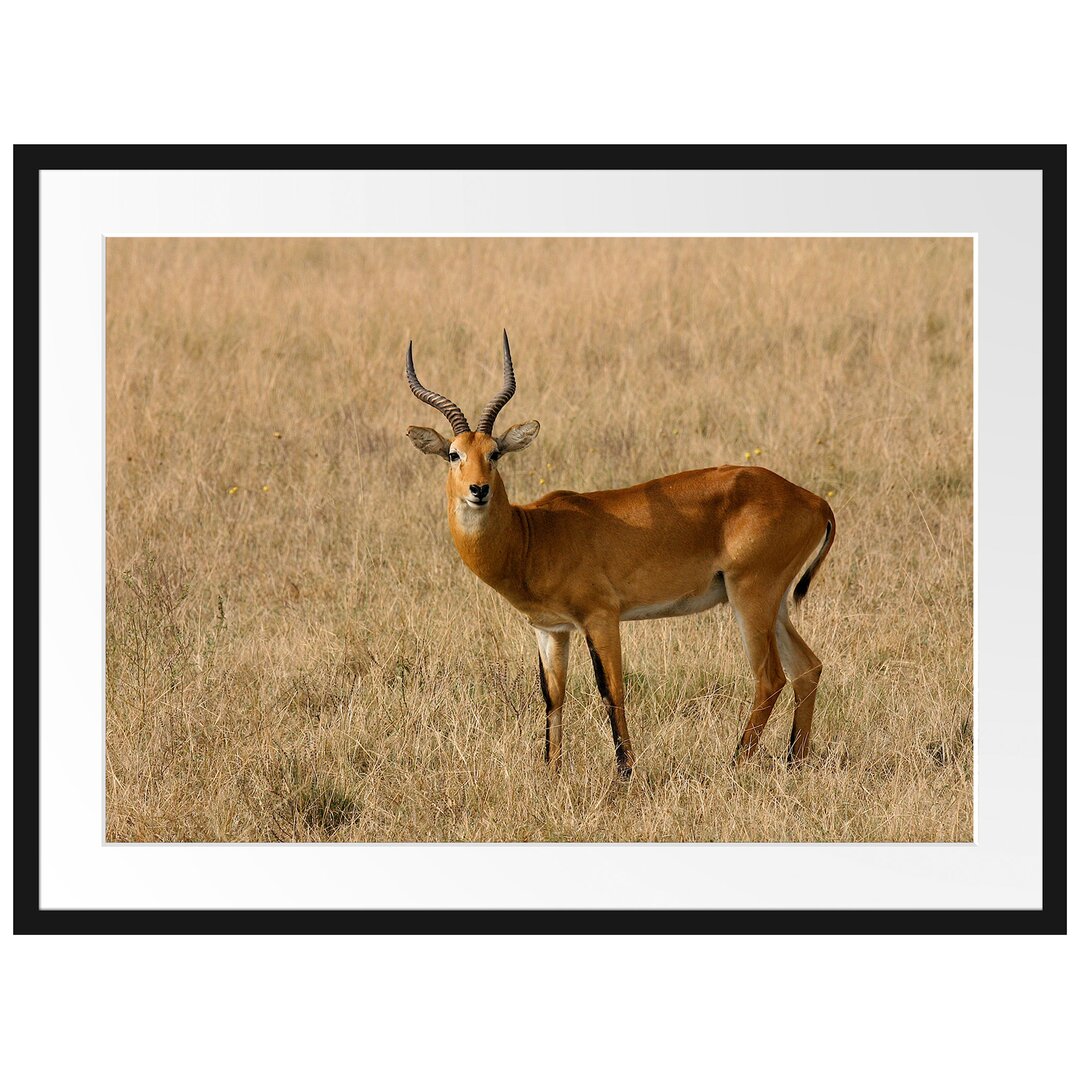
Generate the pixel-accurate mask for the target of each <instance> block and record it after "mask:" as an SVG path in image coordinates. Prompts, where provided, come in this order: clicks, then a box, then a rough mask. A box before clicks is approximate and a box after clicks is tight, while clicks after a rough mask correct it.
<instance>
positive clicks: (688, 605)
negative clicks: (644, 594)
mask: <svg viewBox="0 0 1080 1080" xmlns="http://www.w3.org/2000/svg"><path fill="white" fill-rule="evenodd" d="M727 598H728V595H727V587H726V586H725V585H724V578H723V576H722V575H720V574H718V575H717V576H716V577H714V578H713V579H712V581H711V583H710V584H709V587H708V588H707V589H706V590H705V591H704V592H700V593H696V594H693V595H691V596H680V597H679V598H678V599H676V600H662V601H660V602H659V603H656V604H644V605H642V606H641V607H632V608H627V609H626V611H624V612H623V613H622V614H621V615H620V616H619V620H620V621H621V622H633V621H635V620H637V619H666V618H668V617H670V616H672V615H696V614H697V613H698V612H699V611H708V610H709V608H711V607H716V605H717V604H726V603H727Z"/></svg>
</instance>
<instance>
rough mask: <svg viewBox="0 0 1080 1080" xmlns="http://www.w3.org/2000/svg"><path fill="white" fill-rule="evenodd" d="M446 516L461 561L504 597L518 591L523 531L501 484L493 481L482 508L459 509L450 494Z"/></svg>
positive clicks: (523, 542) (523, 538)
mask: <svg viewBox="0 0 1080 1080" xmlns="http://www.w3.org/2000/svg"><path fill="white" fill-rule="evenodd" d="M447 514H448V516H449V519H450V535H451V536H452V537H453V540H454V547H456V548H457V551H458V554H459V555H460V556H461V561H462V562H463V563H465V565H466V566H467V567H468V568H469V569H470V570H471V571H472V572H473V573H474V574H475V575H476V576H477V577H478V578H480V580H481V581H484V582H485V583H486V584H488V585H490V586H491V587H492V588H493V589H496V590H497V591H498V592H500V593H502V594H503V595H506V594H507V593H508V592H514V591H518V590H515V589H514V588H513V585H512V583H514V582H520V580H521V575H520V570H521V563H522V557H523V554H524V548H525V537H524V529H523V525H522V523H521V521H520V520H519V517H520V515H519V514H518V512H517V508H516V507H514V506H511V505H510V500H509V499H508V498H507V496H506V488H505V487H503V485H502V483H501V481H498V480H496V482H495V483H494V484H493V485H492V491H491V495H490V497H489V499H488V504H487V506H486V507H485V508H484V509H479V508H472V507H468V506H462V505H461V504H460V502H459V500H458V497H457V496H456V495H449V497H448V506H447Z"/></svg>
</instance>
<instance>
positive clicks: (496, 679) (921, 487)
mask: <svg viewBox="0 0 1080 1080" xmlns="http://www.w3.org/2000/svg"><path fill="white" fill-rule="evenodd" d="M16 181H17V188H16V192H17V204H16V207H17V210H16V212H17V218H18V220H19V223H20V224H19V229H20V233H19V236H18V243H19V252H18V255H19V260H20V263H21V264H25V265H27V266H30V265H35V264H36V265H37V267H38V269H39V272H40V279H39V277H38V275H34V274H29V273H28V274H27V275H26V277H25V278H24V279H23V280H22V281H21V282H20V285H19V288H20V290H21V292H24V293H25V294H26V295H25V296H20V300H21V302H20V304H19V305H18V308H19V311H20V316H19V319H20V321H19V327H18V332H19V334H20V335H21V338H22V339H23V341H24V344H23V345H22V346H21V350H20V351H21V352H24V353H25V352H30V353H31V354H33V353H35V352H36V353H37V354H38V355H39V356H40V459H39V479H40V486H39V489H38V490H39V498H40V508H41V516H40V536H39V540H40V549H39V552H40V554H39V558H40V562H39V574H40V583H41V597H42V601H41V639H40V640H41V648H40V655H39V658H38V659H39V663H40V671H41V679H40V687H41V699H40V703H39V724H40V731H39V732H33V731H32V730H31V729H29V728H26V729H20V731H18V732H17V739H18V740H19V758H20V760H25V761H27V762H28V763H29V762H33V763H34V766H35V767H34V768H30V767H29V766H28V767H27V769H26V771H25V772H24V773H23V774H22V776H21V778H20V784H21V785H23V786H24V787H25V790H23V791H21V792H20V794H19V797H18V798H17V806H19V807H20V808H21V809H20V811H19V815H18V819H17V828H18V851H19V854H20V860H19V868H18V874H17V890H18V903H17V909H16V910H17V918H18V924H19V928H20V929H24V930H37V931H41V930H48V929H55V930H64V931H79V932H86V931H88V930H90V931H92V930H96V929H102V930H104V929H109V930H115V929H119V928H127V929H141V930H158V931H160V930H180V931H184V930H190V931H198V932H206V931H215V930H228V931H232V932H235V931H238V930H266V929H278V928H280V929H282V930H288V931H290V932H296V931H316V932H318V931H329V930H342V929H360V928H363V929H365V930H368V931H371V930H377V929H383V928H390V927H401V928H402V929H405V930H408V931H410V932H416V931H421V932H422V931H425V930H427V929H430V930H433V931H435V930H437V931H440V932H446V931H448V930H449V931H454V930H457V929H463V930H464V929H468V930H473V931H475V930H477V929H484V928H487V927H489V926H490V927H492V928H494V927H496V926H498V927H501V928H506V927H507V926H508V925H512V924H513V921H514V920H513V916H514V913H516V912H525V911H529V910H536V909H540V910H545V911H547V912H549V913H550V916H549V919H548V921H549V922H550V928H551V929H553V930H556V929H557V930H560V931H566V930H577V929H589V930H598V929H600V930H616V929H618V930H625V929H627V928H629V927H635V928H636V927H640V928H642V929H643V930H660V931H663V930H673V931H690V930H696V931H699V932H700V931H702V930H707V929H717V928H718V927H717V922H718V918H717V917H718V916H720V917H723V916H724V915H730V916H732V917H734V918H735V919H736V920H737V925H738V926H739V928H740V929H749V930H759V931H763V932H770V933H775V932H778V931H779V932H794V931H798V932H815V931H829V932H836V931H849V930H861V931H866V930H874V931H887V930H896V931H918V932H935V931H946V930H947V931H950V932H958V931H959V932H963V931H965V930H970V931H978V932H986V931H987V930H1001V931H1006V932H1019V931H1025V930H1027V931H1043V932H1046V931H1053V930H1058V929H1062V928H1063V921H1064V915H1063V912H1064V898H1063V886H1062V885H1061V883H1060V882H1059V881H1056V880H1055V879H1054V876H1053V875H1052V874H1051V876H1050V877H1049V878H1048V877H1047V872H1048V871H1047V867H1048V866H1052V865H1054V860H1053V859H1052V858H1050V859H1048V858H1047V857H1046V851H1047V845H1051V846H1053V845H1058V846H1061V845H1062V844H1063V835H1062V833H1063V830H1062V827H1061V826H1060V825H1056V824H1055V822H1060V820H1061V814H1060V809H1059V808H1056V804H1055V799H1056V798H1057V796H1056V795H1055V792H1063V790H1064V787H1063V783H1061V778H1060V777H1058V778H1057V779H1051V777H1053V776H1054V775H1055V770H1060V768H1061V761H1060V760H1057V761H1055V760H1054V759H1053V756H1051V757H1047V756H1046V755H1045V751H1044V744H1043V740H1042V711H1041V692H1040V691H1039V688H1040V687H1041V673H1042V665H1043V662H1044V648H1045V647H1046V645H1045V643H1044V642H1043V641H1042V636H1041V620H1042V610H1043V607H1042V591H1041V588H1042V585H1041V558H1042V550H1043V544H1044V543H1045V542H1046V540H1045V539H1044V537H1053V536H1054V535H1055V531H1054V530H1053V529H1048V530H1045V532H1044V528H1043V521H1042V505H1041V486H1042V468H1043V461H1042V459H1041V456H1040V454H1039V452H1038V448H1039V447H1040V446H1041V445H1042V438H1043V436H1042V431H1043V420H1042V410H1043V395H1044V386H1043V378H1044V373H1046V372H1048V374H1049V377H1050V378H1051V379H1053V378H1054V377H1055V373H1054V370H1053V369H1052V368H1051V369H1047V368H1046V367H1045V365H1042V364H1040V362H1039V357H1040V356H1041V355H1045V353H1046V350H1047V346H1048V344H1049V343H1052V342H1053V341H1054V340H1055V330H1056V331H1057V334H1058V335H1063V323H1062V318H1063V316H1062V314H1061V312H1062V310H1063V309H1062V308H1061V306H1060V305H1053V304H1050V306H1049V307H1048V306H1047V305H1048V297H1051V299H1052V294H1053V291H1054V289H1055V288H1060V281H1062V280H1063V279H1064V254H1063V247H1062V241H1061V238H1060V236H1059V235H1058V234H1057V233H1056V232H1055V231H1054V216H1053V215H1054V211H1055V210H1057V212H1058V213H1059V214H1063V211H1064V207H1063V198H1064V196H1063V191H1064V150H1063V149H1062V148H1058V147H1011V148H1010V147H982V148H980V147H964V148H947V147H934V148H930V147H924V148H919V147H863V148H843V147H817V148H812V147H788V148H783V147H773V148H762V147H697V148H691V147H664V148H651V149H650V148H644V147H623V148H611V147H605V148H602V149H601V148H597V149H596V150H594V151H593V150H587V149H583V148H573V149H572V150H571V149H570V148H565V149H563V150H560V149H559V148H550V147H545V148H530V147H519V148H506V147H501V148H485V147H459V148H411V149H404V148H386V147H383V148H380V147H367V148H318V147H303V148H284V147H283V148H272V147H269V148H258V147H254V148H252V147H248V148H243V149H241V148H211V147H204V148H191V147H183V148H181V147H176V148H126V149H125V148H74V147H72V148H60V147H53V148H44V147H22V148H19V149H18V150H17V156H16ZM39 229H40V244H39V242H38V236H39ZM39 280H40V284H39ZM35 311H37V312H39V314H40V318H39V320H35V319H34V318H33V313H34V312H35ZM410 343H411V344H410ZM414 350H415V355H414ZM407 355H408V356H409V358H410V366H409V374H408V377H406V372H405V368H406V356H407ZM1018 358H1022V359H1018ZM410 384H411V389H412V393H410V392H409V391H410ZM511 398H513V400H511ZM417 399H419V400H417ZM432 405H434V406H435V411H432V409H431V408H430V406H432ZM440 414H441V415H440ZM466 416H473V417H476V418H477V421H476V423H475V426H474V424H473V423H470V422H469V421H468V420H467V419H466ZM496 418H498V426H496ZM534 421H539V428H540V431H541V434H539V435H538V434H537V431H536V430H534V427H533V426H532V425H533V422H534ZM428 425H430V427H429V426H428ZM406 429H408V430H410V431H411V432H412V433H413V434H412V435H411V436H410V438H409V439H406V438H405V437H404V436H405V434H406ZM426 432H430V434H427V433H426ZM90 448H93V450H94V451H95V452H91V451H90ZM417 449H420V450H422V451H424V452H425V453H426V455H427V456H426V457H423V458H422V457H419V456H418V455H417V454H416V450H417ZM492 454H495V455H496V457H498V456H500V455H501V456H503V457H506V458H507V459H508V460H506V461H499V462H498V464H497V465H496V463H495V461H493V460H492ZM716 466H724V467H725V468H720V469H717V468H716ZM477 470H479V471H477ZM703 470H704V471H703ZM665 478H666V479H665ZM680 478H682V479H680ZM642 485H644V486H642ZM650 485H652V486H650ZM657 485H659V486H657ZM560 492H562V494H560ZM620 492H621V493H622V494H619V493H620ZM627 492H629V493H630V494H627ZM1020 492H1022V493H1023V495H1022V496H1021V498H1020V499H1019V501H1018V497H1017V496H1018V493H1020ZM500 499H502V500H503V502H501V503H500V501H499V500H500ZM462 507H465V509H462ZM500 507H502V508H503V509H502V510H500ZM497 512H498V513H502V512H504V518H496V514H497ZM813 514H818V515H820V518H821V521H820V528H819V527H818V525H817V524H815V522H816V520H817V519H816V518H815V519H814V520H813V521H811V520H810V517H812V516H813ZM463 515H464V516H463ZM489 520H491V521H496V523H498V521H503V524H502V525H498V530H496V528H495V526H491V527H490V528H489V526H488V525H487V524H486V523H487V522H488V521H489ZM582 520H585V521H586V522H587V527H583V526H581V524H580V523H581V521H582ZM478 522H483V523H485V524H483V525H480V524H478ZM507 522H515V523H517V524H515V526H514V527H515V528H518V525H520V529H519V531H518V532H514V533H513V540H507V539H506V537H507V536H509V535H510V533H508V532H507V529H509V528H510V526H509V525H508V524H506V523H507ZM521 522H525V524H521ZM714 525H715V531H713V526H714ZM804 526H805V527H804ZM1018 529H1022V530H1023V547H1024V550H1025V551H1026V552H1027V553H1028V556H1029V559H1030V561H1031V566H1030V569H1029V570H1028V571H1027V572H1025V573H1024V574H1022V575H1018V574H1017V572H1016V559H1015V551H1016V546H1017V543H1018V537H1017V530H1018ZM485 530H486V531H485ZM545 530H546V531H545ZM804 532H805V535H803V534H804ZM496 533H497V536H498V537H499V538H500V539H499V540H498V544H501V545H502V546H500V547H498V550H497V551H496V550H495V547H494V546H493V545H494V544H495V540H493V539H492V537H494V536H496ZM545 537H546V539H545ZM485 538H486V539H485ZM519 541H520V543H519ZM515 544H516V545H518V547H513V545H515ZM528 544H531V548H530V552H531V554H530V558H531V559H532V562H530V563H529V564H528V569H527V570H522V569H521V566H520V565H519V561H514V559H516V558H517V556H516V555H515V556H514V559H511V558H510V556H509V555H508V554H507V552H508V551H510V550H511V547H513V550H514V551H518V549H519V548H521V547H522V546H523V545H528ZM507 545H510V546H507ZM710 545H713V546H710ZM493 553H494V554H493ZM496 556H497V557H496ZM826 556H827V558H826ZM538 560H539V561H538ZM496 564H497V565H496ZM522 565H523V564H522ZM493 566H494V567H496V568H495V569H492V567H493ZM507 566H510V567H511V569H510V570H507ZM470 570H472V571H473V573H472V574H470V572H469V571H470ZM819 570H820V573H819ZM811 581H813V588H812V589H810V591H809V595H808V596H807V598H806V603H805V604H804V605H803V606H802V609H801V611H800V612H799V613H796V612H795V603H794V601H795V599H796V598H801V594H802V593H805V592H806V590H807V587H808V586H809V585H810V583H811ZM770 590H771V591H770ZM773 592H775V593H776V595H775V596H773ZM793 592H794V595H792V593H793ZM612 597H614V599H612ZM770 605H771V606H770ZM713 608H717V609H719V612H718V611H716V610H712V609H713ZM789 609H790V610H789ZM606 615H612V618H611V619H610V620H608V621H605V616H606ZM682 615H686V616H689V617H687V618H681V617H680V618H676V617H674V616H682ZM733 616H734V617H733ZM612 626H614V629H612ZM576 631H582V633H581V634H580V640H578V637H577V636H576V635H575V632H576ZM564 639H565V640H564ZM1050 647H1051V648H1052V647H1053V645H1052V644H1051V645H1050ZM538 648H539V652H540V657H539V678H538V671H537V651H538ZM565 657H568V665H569V669H568V672H567V670H566V668H567V664H566V663H565V662H564V659H563V658H565ZM819 672H820V682H819V681H818V676H819ZM808 680H809V681H808ZM788 683H790V684H791V686H792V689H791V690H785V689H784V687H785V686H786V684H788ZM597 690H599V693H597ZM770 711H772V712H773V714H774V718H773V719H771V721H770V722H768V723H766V721H769V715H768V714H769V712H770ZM24 740H25V745H24V744H23V742H24ZM631 747H633V749H632V750H631ZM39 750H40V756H38V751H39ZM733 751H734V754H733ZM733 758H734V760H733ZM555 765H559V766H560V767H559V768H558V770H557V771H556V769H555V767H554V766H555ZM35 805H36V806H38V807H39V808H40V813H39V817H38V818H37V820H33V819H32V817H31V815H30V814H29V811H28V810H27V809H26V808H28V807H33V806H35ZM675 912H677V913H678V917H677V918H676V919H670V918H668V917H667V916H668V915H669V914H670V913H675ZM496 913H498V914H499V915H500V918H499V920H498V921H497V922H493V921H492V915H493V914H496ZM508 920H509V921H508ZM726 925H728V926H730V925H731V922H730V920H728V921H727V922H726Z"/></svg>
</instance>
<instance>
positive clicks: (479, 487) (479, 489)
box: [469, 484, 491, 502]
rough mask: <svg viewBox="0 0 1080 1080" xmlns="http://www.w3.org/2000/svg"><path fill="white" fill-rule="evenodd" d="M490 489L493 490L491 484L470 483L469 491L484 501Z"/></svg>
mask: <svg viewBox="0 0 1080 1080" xmlns="http://www.w3.org/2000/svg"><path fill="white" fill-rule="evenodd" d="M490 490H491V485H490V484H470V485H469V491H470V492H471V493H472V495H473V497H474V498H477V499H479V500H480V501H481V502H483V501H484V500H485V499H486V498H487V496H488V492H489V491H490Z"/></svg>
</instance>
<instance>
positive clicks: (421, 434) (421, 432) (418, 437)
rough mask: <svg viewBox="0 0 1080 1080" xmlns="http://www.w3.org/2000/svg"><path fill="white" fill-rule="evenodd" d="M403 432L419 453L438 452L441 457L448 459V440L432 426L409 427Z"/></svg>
mask: <svg viewBox="0 0 1080 1080" xmlns="http://www.w3.org/2000/svg"><path fill="white" fill-rule="evenodd" d="M405 434H406V435H408V436H409V438H410V439H412V444H413V446H415V447H416V449H417V450H419V451H420V453H421V454H438V455H439V457H441V458H446V459H447V460H449V459H450V440H449V439H444V438H443V437H442V436H441V435H440V434H439V433H438V432H437V431H435V429H434V428H429V427H411V428H409V430H408V431H406V432H405Z"/></svg>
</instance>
